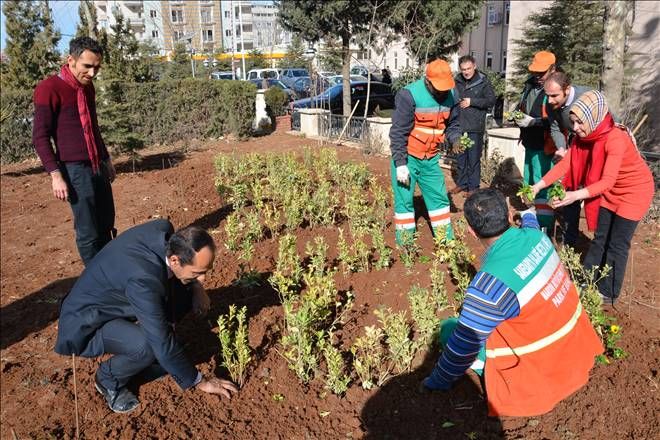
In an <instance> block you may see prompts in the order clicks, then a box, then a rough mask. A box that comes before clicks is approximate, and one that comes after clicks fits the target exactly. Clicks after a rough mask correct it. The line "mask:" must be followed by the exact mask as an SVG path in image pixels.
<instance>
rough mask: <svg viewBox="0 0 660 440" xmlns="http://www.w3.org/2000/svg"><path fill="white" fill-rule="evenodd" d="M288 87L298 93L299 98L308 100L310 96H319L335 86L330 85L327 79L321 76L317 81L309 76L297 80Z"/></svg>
mask: <svg viewBox="0 0 660 440" xmlns="http://www.w3.org/2000/svg"><path fill="white" fill-rule="evenodd" d="M288 85H289V87H291V88H292V89H293V91H294V92H296V95H297V96H298V98H307V97H309V96H313V95H318V94H319V93H322V92H324V91H325V90H327V89H329V88H330V87H332V86H333V84H330V82H329V81H328V80H327V79H326V78H323V77H320V76H319V77H317V78H316V80H314V79H313V78H310V77H309V76H304V77H301V78H296V79H295V80H294V81H293V82H291V83H289V84H288Z"/></svg>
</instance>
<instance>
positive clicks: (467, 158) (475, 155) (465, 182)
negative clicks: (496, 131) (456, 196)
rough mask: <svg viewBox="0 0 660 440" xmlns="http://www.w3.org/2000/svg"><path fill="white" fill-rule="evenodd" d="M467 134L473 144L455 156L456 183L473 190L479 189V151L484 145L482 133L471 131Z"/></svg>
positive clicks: (467, 189)
mask: <svg viewBox="0 0 660 440" xmlns="http://www.w3.org/2000/svg"><path fill="white" fill-rule="evenodd" d="M468 136H469V137H470V139H471V140H472V141H473V142H474V145H472V147H470V148H468V149H467V150H465V151H464V152H462V153H461V154H459V155H458V156H456V165H457V168H458V169H457V174H458V176H457V178H456V184H457V186H459V187H461V188H463V189H464V190H465V191H474V190H475V189H479V184H480V183H481V151H482V150H483V145H484V134H483V133H472V132H471V133H468Z"/></svg>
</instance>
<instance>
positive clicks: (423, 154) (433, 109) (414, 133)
mask: <svg viewBox="0 0 660 440" xmlns="http://www.w3.org/2000/svg"><path fill="white" fill-rule="evenodd" d="M405 88H406V89H408V90H409V91H410V94H411V95H412V97H413V100H414V101H415V125H414V126H413V129H412V130H411V132H410V135H409V136H408V154H410V155H411V156H414V157H416V158H418V159H427V158H429V157H433V156H435V155H436V154H438V151H439V150H438V145H439V144H441V143H442V142H444V140H445V128H446V125H447V121H448V120H449V114H450V112H451V108H452V107H453V105H454V95H453V92H450V93H449V95H448V96H447V99H446V100H445V101H444V102H443V103H441V104H438V102H437V101H436V100H435V98H434V97H433V95H431V93H430V92H429V91H428V89H427V88H426V85H425V84H424V80H423V79H420V80H418V81H415V82H414V83H412V84H409V85H407V86H406V87H405Z"/></svg>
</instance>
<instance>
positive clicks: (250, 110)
mask: <svg viewBox="0 0 660 440" xmlns="http://www.w3.org/2000/svg"><path fill="white" fill-rule="evenodd" d="M96 90H97V106H98V115H99V119H100V121H101V124H102V125H103V127H102V130H101V135H102V136H103V138H104V140H106V141H107V144H108V146H114V147H116V148H117V149H118V150H119V151H120V152H129V153H131V152H134V151H135V150H136V149H137V148H140V146H141V143H142V142H144V144H146V145H151V144H162V143H171V142H176V141H181V140H189V139H195V138H196V139H204V138H208V137H219V136H222V135H226V134H232V135H234V136H236V137H238V138H245V137H247V136H249V135H250V133H251V131H252V122H253V120H254V115H255V109H254V101H255V96H256V87H255V86H254V84H252V83H249V82H245V81H211V80H206V79H183V80H162V81H158V82H150V83H128V82H122V81H107V82H103V81H99V82H98V83H97V84H96ZM33 117H34V108H33V105H32V91H16V90H7V91H5V90H3V91H2V124H1V127H2V128H1V133H2V148H1V150H0V152H1V156H0V157H1V159H2V163H8V162H16V161H18V160H22V159H25V158H26V157H29V156H31V155H33V151H34V148H33V147H32V119H33Z"/></svg>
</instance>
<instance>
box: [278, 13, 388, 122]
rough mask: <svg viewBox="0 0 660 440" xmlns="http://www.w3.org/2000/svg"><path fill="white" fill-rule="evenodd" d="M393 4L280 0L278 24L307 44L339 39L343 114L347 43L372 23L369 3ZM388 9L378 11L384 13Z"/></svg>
mask: <svg viewBox="0 0 660 440" xmlns="http://www.w3.org/2000/svg"><path fill="white" fill-rule="evenodd" d="M375 2H377V3H388V5H390V4H394V2H393V1H390V0H387V1H383V0H335V1H328V2H318V1H316V0H281V1H279V2H276V3H277V5H278V6H279V12H280V16H279V18H280V22H281V24H282V26H283V27H284V28H285V29H286V30H289V31H291V32H295V33H298V34H299V35H300V36H301V37H302V38H304V39H305V40H307V41H311V42H317V41H319V40H321V39H333V38H334V39H340V40H341V52H342V76H343V77H344V81H343V84H344V87H343V103H344V105H343V112H344V115H345V116H348V115H349V114H350V113H351V90H350V82H349V77H350V68H351V49H350V43H351V39H352V37H353V36H354V35H357V34H358V33H361V32H365V30H367V29H368V28H369V24H370V23H371V21H372V10H373V7H372V3H375ZM388 9H389V8H385V7H383V8H382V9H380V11H381V12H382V13H384V12H385V11H386V10H388Z"/></svg>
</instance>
